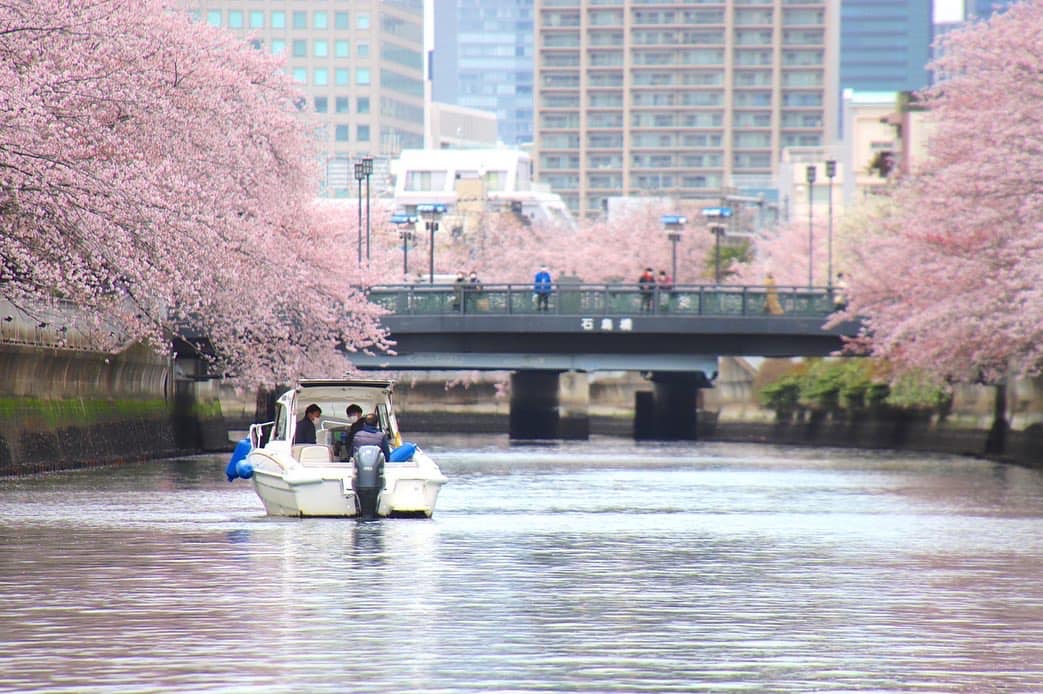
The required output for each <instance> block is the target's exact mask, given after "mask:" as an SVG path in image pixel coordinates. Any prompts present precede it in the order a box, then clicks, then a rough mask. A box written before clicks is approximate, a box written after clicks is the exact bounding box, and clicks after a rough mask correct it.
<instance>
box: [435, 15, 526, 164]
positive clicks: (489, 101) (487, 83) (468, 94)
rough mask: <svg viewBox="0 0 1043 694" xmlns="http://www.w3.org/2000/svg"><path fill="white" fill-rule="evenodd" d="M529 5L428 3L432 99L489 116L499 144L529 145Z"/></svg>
mask: <svg viewBox="0 0 1043 694" xmlns="http://www.w3.org/2000/svg"><path fill="white" fill-rule="evenodd" d="M532 9H533V0H438V2H436V3H434V40H435V45H434V55H433V59H432V98H433V99H434V100H435V101H441V102H443V103H447V104H456V105H458V106H467V107H469V108H476V109H481V110H483V111H493V112H495V113H496V117H497V120H498V122H499V132H500V140H501V141H503V142H504V143H506V144H509V145H516V144H523V143H527V142H532V72H533V55H532V46H533V17H532Z"/></svg>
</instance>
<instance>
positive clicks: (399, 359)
mask: <svg viewBox="0 0 1043 694" xmlns="http://www.w3.org/2000/svg"><path fill="white" fill-rule="evenodd" d="M772 291H773V290H769V289H768V288H767V287H749V286H747V287H739V286H736V287H715V286H710V285H686V286H678V287H676V288H674V289H673V290H671V291H661V290H658V289H657V290H655V291H653V292H652V293H651V294H649V295H644V294H642V292H641V291H640V290H639V289H638V288H637V287H636V286H635V285H633V284H630V285H604V284H602V285H566V284H561V285H557V286H556V287H555V291H554V293H553V294H552V296H551V299H550V303H549V306H548V310H546V311H540V310H538V306H537V303H536V301H535V300H534V298H533V292H532V287H531V286H529V285H484V286H483V287H481V288H480V289H471V288H463V287H456V286H454V285H399V286H384V287H375V288H373V289H372V290H371V291H370V298H371V300H372V301H374V302H375V303H377V304H378V305H380V306H382V307H384V308H386V309H388V311H389V314H388V315H386V316H384V318H383V323H384V325H385V326H386V327H387V328H388V330H389V332H390V334H391V338H392V339H393V340H394V341H395V348H394V354H391V355H376V356H373V357H368V356H366V355H353V356H352V359H353V361H354V362H355V363H356V365H357V366H360V367H361V368H388V369H394V368H436V369H437V368H458V369H460V368H462V369H468V368H470V369H497V368H499V369H516V368H541V367H540V366H538V365H542V368H570V369H577V370H602V369H640V370H673V371H691V370H700V369H702V365H705V364H707V363H709V362H710V361H711V360H713V361H714V362H715V361H716V358H717V357H718V356H721V355H739V356H776V357H780V356H799V355H805V356H811V355H827V354H831V353H834V352H836V351H838V350H839V349H841V347H842V346H843V337H844V336H853V335H855V334H857V331H858V329H859V327H860V324H859V323H858V322H854V321H853V322H850V323H844V324H842V325H837V326H833V327H831V328H829V329H826V328H824V327H823V325H824V324H825V323H826V321H827V319H828V317H829V315H830V313H831V312H832V311H833V310H834V304H833V295H832V292H831V290H830V289H828V288H810V289H809V288H806V287H780V288H778V289H777V290H774V291H777V298H778V301H779V305H780V306H781V308H782V311H783V312H782V313H781V314H779V313H777V312H775V313H772V312H770V311H766V310H765V307H766V306H768V305H769V296H770V294H771V292H772ZM702 370H705V369H702Z"/></svg>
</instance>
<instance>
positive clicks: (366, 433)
mask: <svg viewBox="0 0 1043 694" xmlns="http://www.w3.org/2000/svg"><path fill="white" fill-rule="evenodd" d="M379 423H380V418H379V417H377V415H376V413H374V412H370V413H369V414H368V415H366V423H365V424H363V425H362V428H361V429H359V430H358V432H356V433H355V438H354V439H352V441H351V446H352V448H351V453H352V455H353V456H355V459H356V460H358V457H357V454H358V452H359V448H361V447H362V446H380V450H381V451H383V452H384V460H391V446H390V445H389V444H388V435H387V434H385V433H384V432H383V431H381V430H380V427H378V426H377V425H378V424H379Z"/></svg>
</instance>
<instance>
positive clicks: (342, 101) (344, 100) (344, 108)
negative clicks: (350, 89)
mask: <svg viewBox="0 0 1043 694" xmlns="http://www.w3.org/2000/svg"><path fill="white" fill-rule="evenodd" d="M335 108H336V109H337V113H347V112H348V97H346V96H338V97H337V99H336V102H335Z"/></svg>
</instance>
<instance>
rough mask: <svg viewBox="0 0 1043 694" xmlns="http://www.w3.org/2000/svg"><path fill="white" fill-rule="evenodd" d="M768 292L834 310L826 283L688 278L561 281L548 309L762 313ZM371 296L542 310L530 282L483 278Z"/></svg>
mask: <svg viewBox="0 0 1043 694" xmlns="http://www.w3.org/2000/svg"><path fill="white" fill-rule="evenodd" d="M772 294H774V295H775V297H776V298H777V299H778V308H781V310H782V313H783V315H798V316H825V315H828V314H829V313H832V312H833V311H834V310H835V309H834V302H833V300H834V297H833V290H832V289H831V288H828V287H796V286H779V287H773V288H769V287H767V286H755V285H743V286H720V285H708V284H688V285H675V286H674V287H673V288H672V289H670V290H666V289H661V288H659V287H655V288H654V289H653V290H652V291H650V292H646V291H642V290H641V289H640V288H639V287H637V286H636V284H633V283H627V284H567V283H560V284H555V285H554V289H553V292H552V293H551V295H550V297H549V301H548V306H547V312H549V313H552V314H560V315H569V316H590V315H627V316H630V315H637V314H652V315H698V316H753V315H758V316H762V315H766V314H770V313H772V312H771V311H770V310H769V307H770V306H771V304H772V303H773V302H770V301H769V297H770V296H771V295H772ZM369 299H370V301H372V302H373V303H375V304H377V305H379V306H381V307H383V308H385V309H387V310H388V311H391V312H392V313H396V314H401V315H438V314H469V315H504V314H522V315H524V314H538V313H542V312H541V311H540V307H539V303H538V301H537V297H536V295H535V293H534V292H533V288H532V285H531V284H483V285H481V287H480V288H472V287H470V286H465V287H458V286H456V285H455V284H398V285H381V286H377V287H373V288H371V289H370V290H369ZM776 313H777V310H776Z"/></svg>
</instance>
